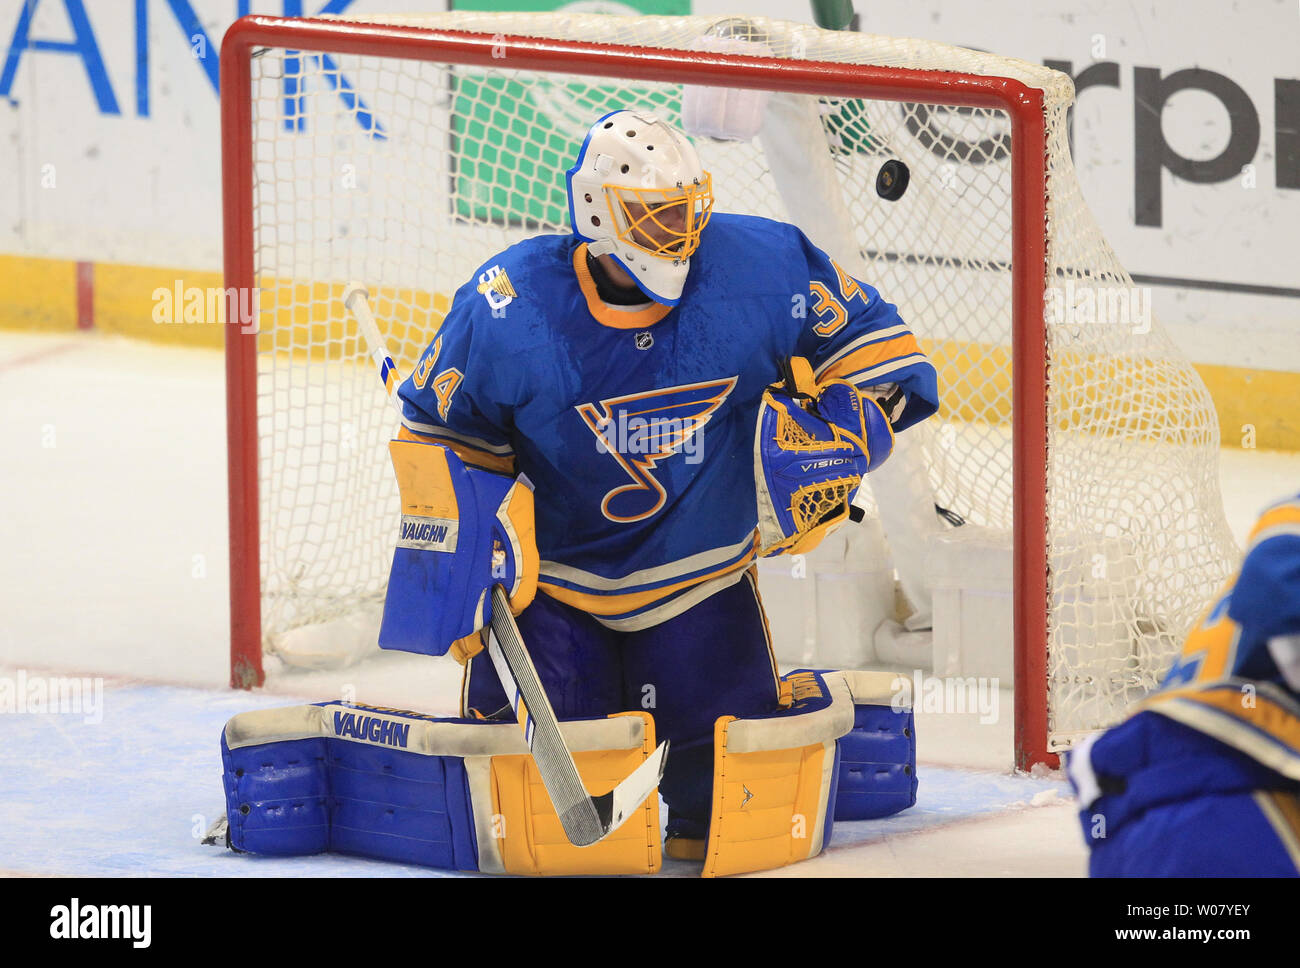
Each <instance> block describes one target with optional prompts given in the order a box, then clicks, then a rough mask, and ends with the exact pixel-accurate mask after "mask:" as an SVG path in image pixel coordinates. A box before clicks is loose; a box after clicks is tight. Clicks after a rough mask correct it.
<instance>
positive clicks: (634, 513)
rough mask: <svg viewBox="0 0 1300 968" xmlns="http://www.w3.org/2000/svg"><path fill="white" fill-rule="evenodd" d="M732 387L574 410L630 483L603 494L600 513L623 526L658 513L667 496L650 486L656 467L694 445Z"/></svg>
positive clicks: (674, 390)
mask: <svg viewBox="0 0 1300 968" xmlns="http://www.w3.org/2000/svg"><path fill="white" fill-rule="evenodd" d="M735 386H736V377H734V376H733V377H729V378H727V379H725V380H710V381H708V382H705V383H687V384H685V385H683V386H679V387H669V388H668V389H666V390H650V391H648V392H646V393H633V394H629V395H628V396H625V397H611V398H609V399H607V400H601V401H600V402H599V403H583V404H580V405H579V406H578V407H576V408H575V409H577V411H578V414H579V416H581V417H582V419H583V422H584V423H586V425H587V428H588V429H589V430H590V431H591V432H592V433H593V434H595V435H596V445H597V447H598V448H599V449H600V451H601V452H602V453H607V454H609V455H610V456H611V457H612V458H614V460H616V461H618V464H619V466H620V467H622V468H623V470H624V471H626V472H627V476H628V477H630V478H632V483H631V484H624V485H623V486H622V487H616V488H614V489H613V490H612V491H610V492H608V493H607V494H606V495H605V497H604V499H603V500H602V501H601V502H600V510H601V513H602V514H604V515H605V517H607V518H608V519H609V520H611V521H617V522H619V523H620V524H627V523H630V522H632V521H644V520H645V519H646V518H648V517H650V516H651V515H653V514H654V513H655V512H656V511H658V510H659V509H660V508H661V507H663V506H664V501H666V500H667V498H668V495H667V492H666V491H665V490H664V488H663V485H662V484H660V483H659V482H658V481H657V480H655V476H654V472H655V467H656V465H657V464H658V463H659V462H660V461H662V460H665V459H667V458H668V457H671V456H672V455H673V454H676V453H679V452H681V451H683V450H686V449H687V447H688V445H690V444H691V443H693V442H694V443H698V442H699V438H698V435H699V432H700V429H701V428H702V427H703V426H704V425H705V424H706V423H708V422H709V420H710V419H711V418H712V417H713V414H714V413H715V412H716V411H717V409H718V408H719V407H720V406H722V404H723V403H724V402H725V401H726V399H727V395H728V394H730V393H731V391H732V390H733V389H734V388H735Z"/></svg>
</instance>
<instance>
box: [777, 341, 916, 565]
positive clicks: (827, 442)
mask: <svg viewBox="0 0 1300 968" xmlns="http://www.w3.org/2000/svg"><path fill="white" fill-rule="evenodd" d="M893 449H894V431H893V428H892V427H891V426H890V423H889V419H888V418H887V417H886V416H885V413H884V411H883V410H882V409H881V406H880V404H878V403H877V402H876V401H875V400H873V399H872V398H870V397H864V396H863V395H862V394H861V393H859V392H858V390H857V388H856V387H854V386H853V384H851V383H849V382H847V381H845V380H836V379H832V380H827V381H825V382H824V383H817V382H816V380H815V379H814V378H813V374H812V367H811V366H809V364H808V361H807V360H805V359H802V358H800V357H794V358H793V359H791V360H790V361H789V363H788V364H787V368H786V379H785V382H784V383H781V384H775V385H773V386H770V387H768V388H767V390H765V391H764V393H763V402H762V404H761V405H760V406H759V409H758V430H757V434H756V436H755V439H754V478H755V484H756V485H757V491H758V539H759V553H760V554H762V555H765V556H769V555H776V554H781V553H783V552H784V553H787V554H803V553H805V552H808V551H811V550H812V549H813V548H815V547H817V545H818V544H819V543H820V542H821V540H822V538H824V537H825V536H826V535H827V534H828V533H829V532H830V531H831V530H833V529H834V528H836V527H838V526H839V525H840V524H841V523H842V522H843V521H844V519H845V518H847V517H848V516H849V508H850V506H851V503H852V501H853V496H854V495H855V494H856V493H857V490H858V485H860V484H861V483H862V478H863V475H865V474H867V473H868V472H869V471H873V470H875V469H876V468H877V467H879V466H880V465H881V464H882V463H884V461H885V458H887V457H888V456H889V454H890V452H891V451H892V450H893Z"/></svg>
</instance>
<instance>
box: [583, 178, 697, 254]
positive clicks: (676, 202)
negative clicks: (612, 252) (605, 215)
mask: <svg viewBox="0 0 1300 968" xmlns="http://www.w3.org/2000/svg"><path fill="white" fill-rule="evenodd" d="M604 188H605V197H606V199H607V200H608V202H609V208H610V215H611V216H612V217H613V219H614V224H615V225H616V226H619V230H618V238H619V240H620V241H623V242H627V243H630V244H631V245H635V246H636V247H637V248H639V249H644V250H645V251H646V252H649V253H650V254H651V255H653V256H655V257H656V258H659V259H689V258H690V257H691V253H693V252H694V251H695V250H696V249H698V248H699V247H700V233H701V232H702V231H703V230H704V226H705V225H707V224H708V222H709V216H710V215H711V214H712V212H713V176H712V175H710V174H709V173H708V172H707V171H706V172H705V173H704V178H703V180H702V181H700V182H699V183H698V184H695V183H692V184H690V185H685V186H683V187H681V188H668V189H664V188H628V187H627V186H625V185H605V186H604ZM615 202H617V204H618V207H619V211H618V212H615V210H614V205H615ZM620 215H621V216H622V217H621V218H620V217H619V216H620Z"/></svg>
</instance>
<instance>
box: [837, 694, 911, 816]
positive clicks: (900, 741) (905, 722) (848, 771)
mask: <svg viewBox="0 0 1300 968" xmlns="http://www.w3.org/2000/svg"><path fill="white" fill-rule="evenodd" d="M840 757H841V761H840V783H839V795H838V796H837V797H836V800H835V819H836V820H874V819H876V818H878V817H888V816H890V815H891V814H895V813H898V812H899V811H900V810H906V809H907V808H908V807H911V806H914V805H915V804H916V786H917V781H916V729H915V724H914V722H913V716H912V710H911V709H907V710H904V711H899V712H895V711H894V709H893V708H891V707H890V706H876V705H856V706H855V707H854V711H853V729H852V731H850V732H849V733H848V734H847V735H846V736H842V737H841V738H840Z"/></svg>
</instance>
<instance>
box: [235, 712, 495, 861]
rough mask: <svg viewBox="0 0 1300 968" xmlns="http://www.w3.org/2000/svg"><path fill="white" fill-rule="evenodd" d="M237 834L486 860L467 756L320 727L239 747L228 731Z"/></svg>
mask: <svg viewBox="0 0 1300 968" xmlns="http://www.w3.org/2000/svg"><path fill="white" fill-rule="evenodd" d="M222 760H223V762H224V764H225V777H224V783H225V789H226V813H227V816H228V818H229V821H230V843H231V846H232V847H234V848H236V849H237V850H244V851H248V852H251V853H257V854H268V855H279V856H286V855H298V854H313V853H321V852H324V851H337V852H339V853H346V854H356V855H359V856H363V857H373V858H379V859H383V860H392V861H398V862H401V863H408V864H422V865H426V866H429V867H437V868H441V869H444V870H467V871H473V870H478V862H477V856H478V850H477V845H476V841H475V828H474V820H473V812H472V808H471V805H470V796H469V787H468V783H467V780H466V775H465V769H464V763H463V760H462V758H461V757H457V756H428V755H422V754H417V753H412V752H407V751H404V750H399V749H386V748H382V747H378V746H370V745H364V744H359V743H352V742H348V741H346V740H342V739H339V738H336V737H313V738H311V739H299V740H288V741H284V742H271V743H263V744H259V745H256V746H245V747H241V748H238V749H234V750H231V749H230V748H229V747H228V746H227V745H226V742H225V738H224V737H223V739H222Z"/></svg>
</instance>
